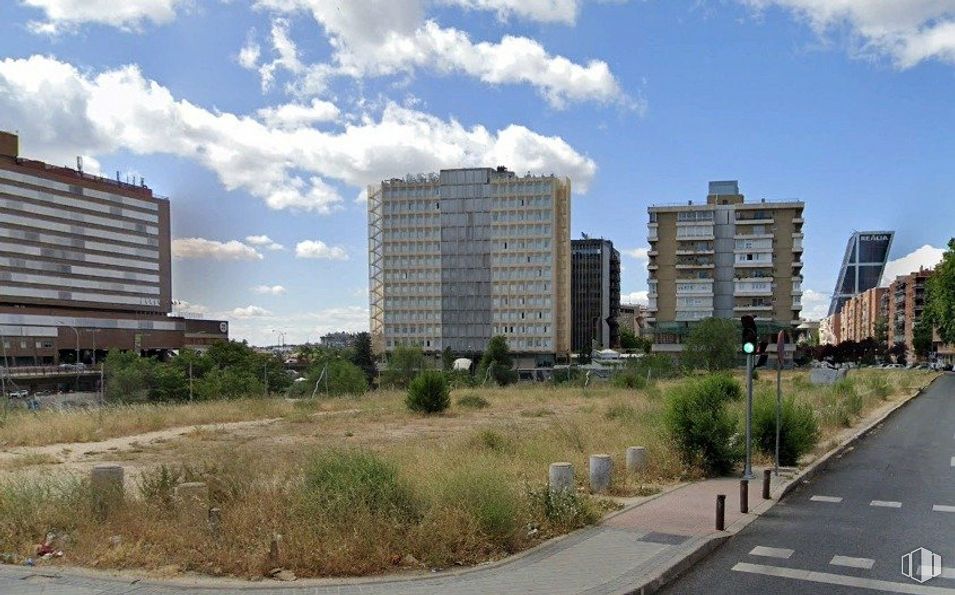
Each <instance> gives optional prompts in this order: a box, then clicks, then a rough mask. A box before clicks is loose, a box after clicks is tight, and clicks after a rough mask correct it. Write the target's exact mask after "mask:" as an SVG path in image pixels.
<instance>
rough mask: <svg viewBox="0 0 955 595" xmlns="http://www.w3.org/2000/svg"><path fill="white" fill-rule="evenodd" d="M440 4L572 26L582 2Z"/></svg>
mask: <svg viewBox="0 0 955 595" xmlns="http://www.w3.org/2000/svg"><path fill="white" fill-rule="evenodd" d="M439 1H440V3H442V4H448V5H454V6H460V7H462V8H465V9H469V10H487V11H492V12H496V13H497V16H498V18H499V19H501V20H507V19H508V18H509V17H510V16H511V15H514V16H517V17H520V18H523V19H527V20H532V21H538V22H543V23H563V24H566V25H573V24H574V23H576V22H577V15H578V14H579V13H580V7H581V5H582V4H583V3H584V2H583V0H439Z"/></svg>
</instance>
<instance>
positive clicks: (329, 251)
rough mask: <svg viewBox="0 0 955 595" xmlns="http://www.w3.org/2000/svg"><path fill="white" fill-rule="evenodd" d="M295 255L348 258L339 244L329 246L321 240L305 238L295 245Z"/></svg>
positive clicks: (298, 256) (333, 258) (330, 258)
mask: <svg viewBox="0 0 955 595" xmlns="http://www.w3.org/2000/svg"><path fill="white" fill-rule="evenodd" d="M295 257H296V258H318V259H322V260H348V253H347V252H345V249H344V248H342V247H341V246H329V245H328V244H326V243H325V242H323V241H321V240H305V241H304V242H299V243H298V244H296V245H295Z"/></svg>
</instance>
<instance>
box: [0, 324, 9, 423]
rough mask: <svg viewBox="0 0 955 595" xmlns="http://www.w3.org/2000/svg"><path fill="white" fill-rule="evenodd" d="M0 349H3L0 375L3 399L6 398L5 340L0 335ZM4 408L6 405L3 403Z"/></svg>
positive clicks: (0, 389)
mask: <svg viewBox="0 0 955 595" xmlns="http://www.w3.org/2000/svg"><path fill="white" fill-rule="evenodd" d="M0 348H3V373H2V374H0V394H3V398H4V399H6V398H7V338H6V337H4V336H3V335H0ZM3 405H4V407H6V405H7V403H6V401H4V403H3Z"/></svg>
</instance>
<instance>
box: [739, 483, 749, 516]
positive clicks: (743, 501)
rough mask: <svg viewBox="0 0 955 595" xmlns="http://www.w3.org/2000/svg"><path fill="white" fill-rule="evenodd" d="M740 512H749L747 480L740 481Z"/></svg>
mask: <svg viewBox="0 0 955 595" xmlns="http://www.w3.org/2000/svg"><path fill="white" fill-rule="evenodd" d="M739 511H740V512H741V513H743V514H746V513H748V512H749V481H748V480H746V479H741V480H739Z"/></svg>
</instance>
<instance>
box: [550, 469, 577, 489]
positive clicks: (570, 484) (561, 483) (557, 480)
mask: <svg viewBox="0 0 955 595" xmlns="http://www.w3.org/2000/svg"><path fill="white" fill-rule="evenodd" d="M547 479H548V484H547V485H548V488H549V489H550V493H551V495H554V494H557V493H558V492H571V493H573V491H574V466H573V465H572V464H570V463H551V464H550V470H549V473H548V478H547Z"/></svg>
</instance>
